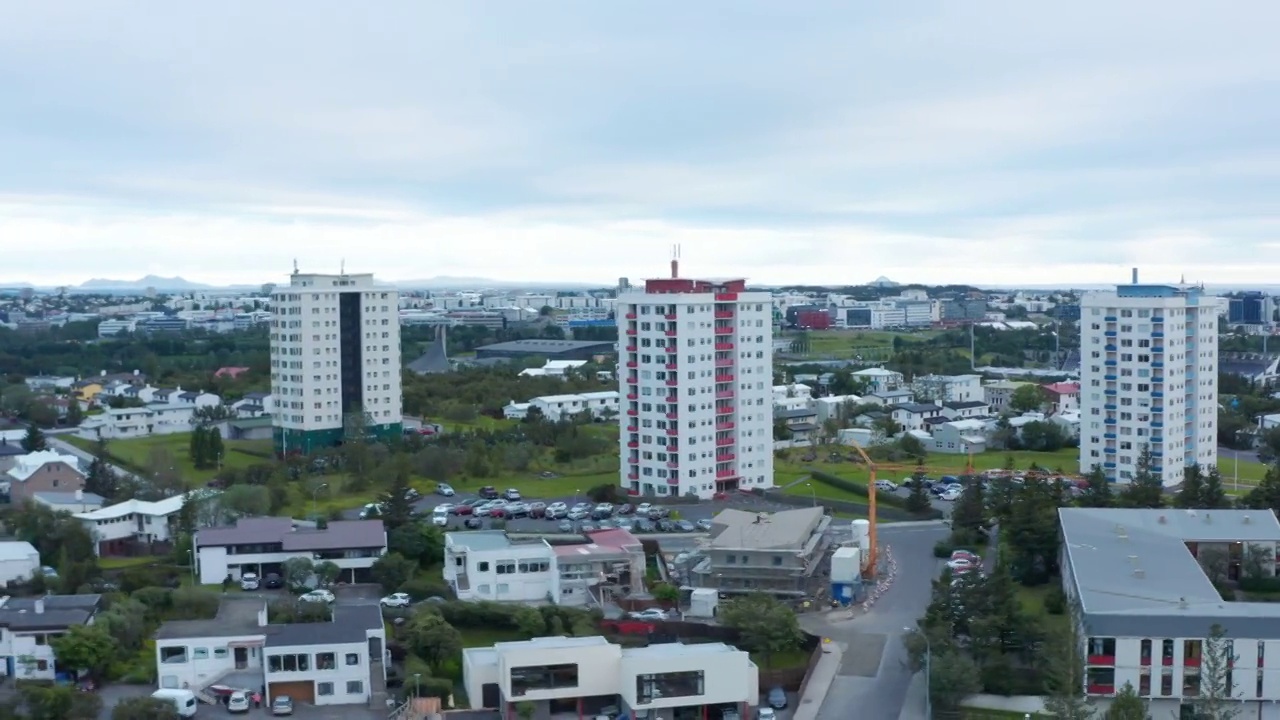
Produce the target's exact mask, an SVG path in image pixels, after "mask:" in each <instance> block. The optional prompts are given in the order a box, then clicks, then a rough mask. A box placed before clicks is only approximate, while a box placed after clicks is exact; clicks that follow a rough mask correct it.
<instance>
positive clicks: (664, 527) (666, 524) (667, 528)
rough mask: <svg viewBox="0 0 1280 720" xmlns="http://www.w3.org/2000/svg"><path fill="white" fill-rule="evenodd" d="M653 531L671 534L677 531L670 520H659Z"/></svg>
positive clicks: (655, 523) (654, 524)
mask: <svg viewBox="0 0 1280 720" xmlns="http://www.w3.org/2000/svg"><path fill="white" fill-rule="evenodd" d="M653 529H654V530H657V531H658V532H671V531H672V530H675V529H676V526H675V525H672V524H671V521H669V520H658V521H656V522H654V523H653Z"/></svg>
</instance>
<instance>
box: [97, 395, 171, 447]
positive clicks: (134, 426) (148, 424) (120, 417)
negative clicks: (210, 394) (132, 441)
mask: <svg viewBox="0 0 1280 720" xmlns="http://www.w3.org/2000/svg"><path fill="white" fill-rule="evenodd" d="M157 392H159V391H157ZM195 409H196V405H193V404H173V405H148V406H146V407H134V408H109V409H107V410H104V411H103V412H102V413H101V414H99V415H91V416H89V417H87V418H85V419H84V422H82V423H80V427H79V429H78V430H76V434H77V435H79V436H81V437H84V438H88V439H90V440H96V439H97V438H106V439H109V440H114V439H123V438H135V437H146V436H148V435H168V434H171V433H183V432H191V418H192V414H193V412H194V411H195Z"/></svg>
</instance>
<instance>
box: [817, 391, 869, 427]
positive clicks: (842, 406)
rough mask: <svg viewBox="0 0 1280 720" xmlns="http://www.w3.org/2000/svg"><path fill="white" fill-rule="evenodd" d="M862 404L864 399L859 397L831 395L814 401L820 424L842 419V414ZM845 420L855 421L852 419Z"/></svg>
mask: <svg viewBox="0 0 1280 720" xmlns="http://www.w3.org/2000/svg"><path fill="white" fill-rule="evenodd" d="M861 403H862V398H860V397H858V396H857V395H829V396H827V397H820V398H816V399H815V400H814V401H813V409H814V410H816V411H817V412H818V422H819V423H824V422H826V421H828V420H839V419H841V413H843V412H845V411H846V410H847V409H849V408H852V407H853V406H855V405H859V404H861ZM844 419H847V420H853V418H852V417H849V418H844Z"/></svg>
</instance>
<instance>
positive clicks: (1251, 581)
mask: <svg viewBox="0 0 1280 720" xmlns="http://www.w3.org/2000/svg"><path fill="white" fill-rule="evenodd" d="M1240 589H1241V590H1244V591H1245V592H1254V593H1280V577H1254V578H1249V577H1246V578H1240Z"/></svg>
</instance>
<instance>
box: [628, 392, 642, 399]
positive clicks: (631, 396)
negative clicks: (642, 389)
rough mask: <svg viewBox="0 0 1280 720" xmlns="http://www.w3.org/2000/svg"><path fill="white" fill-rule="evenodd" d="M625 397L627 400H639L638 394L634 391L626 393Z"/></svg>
mask: <svg viewBox="0 0 1280 720" xmlns="http://www.w3.org/2000/svg"><path fill="white" fill-rule="evenodd" d="M627 399H628V400H639V399H640V396H639V395H636V394H635V393H627Z"/></svg>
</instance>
